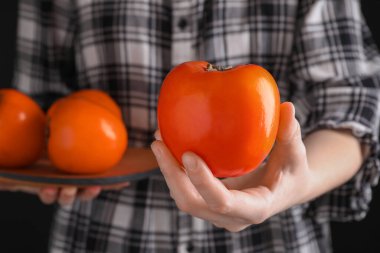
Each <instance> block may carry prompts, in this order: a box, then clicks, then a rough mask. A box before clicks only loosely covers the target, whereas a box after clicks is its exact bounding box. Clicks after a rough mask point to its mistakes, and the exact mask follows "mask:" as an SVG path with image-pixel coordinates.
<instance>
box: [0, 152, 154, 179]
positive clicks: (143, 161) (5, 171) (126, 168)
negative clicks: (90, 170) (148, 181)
mask: <svg viewBox="0 0 380 253" xmlns="http://www.w3.org/2000/svg"><path fill="white" fill-rule="evenodd" d="M157 168H158V165H157V163H156V160H155V158H154V155H153V153H152V152H151V150H150V149H148V148H129V149H128V150H127V151H126V153H125V155H124V157H123V158H122V160H121V161H120V162H119V163H118V164H117V165H116V166H114V167H113V168H112V169H110V170H108V171H106V172H102V173H99V174H90V175H80V174H68V173H65V172H62V171H60V170H57V169H56V168H54V166H53V165H52V164H51V162H50V161H49V160H48V159H47V158H41V159H40V160H38V161H37V162H36V163H35V164H34V165H32V166H30V167H28V168H6V167H0V182H12V183H20V184H23V185H30V186H37V187H39V186H78V187H86V186H103V187H107V186H114V185H118V184H122V183H124V182H128V181H134V180H139V179H143V178H146V177H148V176H150V175H154V174H159V173H160V172H159V169H157Z"/></svg>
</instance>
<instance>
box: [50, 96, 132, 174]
mask: <svg viewBox="0 0 380 253" xmlns="http://www.w3.org/2000/svg"><path fill="white" fill-rule="evenodd" d="M56 103H58V105H56V106H55V107H54V112H52V113H51V115H50V118H49V140H48V154H49V158H50V160H51V162H52V163H53V165H54V166H56V167H57V168H58V169H59V170H62V171H64V172H68V173H73V174H95V173H101V172H105V171H107V170H109V169H111V168H112V167H113V166H115V165H116V164H117V163H118V162H119V161H120V160H121V158H122V156H123V154H124V153H125V151H126V149H127V145H128V138H127V137H128V136H127V130H126V128H125V126H124V123H123V122H122V120H121V119H120V118H119V117H118V116H117V115H115V113H114V112H112V111H110V110H108V109H107V108H105V107H103V106H102V105H98V104H96V103H93V102H92V101H89V100H87V99H84V98H79V97H71V96H70V97H67V98H65V99H60V100H58V101H57V102H56Z"/></svg>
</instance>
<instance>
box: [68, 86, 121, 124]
mask: <svg viewBox="0 0 380 253" xmlns="http://www.w3.org/2000/svg"><path fill="white" fill-rule="evenodd" d="M70 97H76V98H84V99H88V100H89V101H91V102H93V103H96V104H98V105H101V106H103V107H105V108H107V109H108V110H110V111H111V112H112V113H114V114H115V115H116V116H117V117H118V118H120V119H122V118H123V117H122V113H121V109H120V107H119V106H118V105H117V104H116V102H115V101H114V100H113V99H112V98H111V96H110V95H108V94H107V93H105V92H104V91H102V90H97V89H83V90H79V91H76V92H73V93H72V94H71V95H70Z"/></svg>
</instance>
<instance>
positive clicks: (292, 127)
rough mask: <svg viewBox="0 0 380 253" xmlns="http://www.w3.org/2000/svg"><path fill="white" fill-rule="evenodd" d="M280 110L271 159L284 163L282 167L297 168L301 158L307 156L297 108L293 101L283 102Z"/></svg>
mask: <svg viewBox="0 0 380 253" xmlns="http://www.w3.org/2000/svg"><path fill="white" fill-rule="evenodd" d="M280 110H281V111H280V124H279V129H278V133H277V141H276V144H275V146H274V148H273V151H272V153H271V157H270V159H269V161H270V162H273V161H276V163H278V164H281V165H283V166H281V167H282V168H284V167H289V168H295V167H297V165H299V163H300V161H301V160H304V159H305V158H306V149H305V145H304V144H303V141H302V136H301V129H300V125H299V123H298V121H297V120H296V118H295V109H294V106H293V104H292V103H290V102H285V103H283V104H281V108H280Z"/></svg>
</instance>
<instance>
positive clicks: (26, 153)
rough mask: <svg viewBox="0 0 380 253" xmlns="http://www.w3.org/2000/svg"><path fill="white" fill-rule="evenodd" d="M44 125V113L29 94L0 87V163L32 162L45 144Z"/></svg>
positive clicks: (40, 153) (0, 164) (28, 163)
mask: <svg viewBox="0 0 380 253" xmlns="http://www.w3.org/2000/svg"><path fill="white" fill-rule="evenodd" d="M45 126H46V117H45V114H44V112H43V111H42V109H41V108H40V106H39V105H38V104H37V103H36V102H35V101H34V100H33V99H32V98H30V97H29V96H27V95H25V94H23V93H22V92H20V91H17V90H15V89H0V166H2V167H24V166H29V165H32V164H33V163H34V162H36V160H38V159H39V158H40V157H41V155H42V153H43V150H44V147H45Z"/></svg>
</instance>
